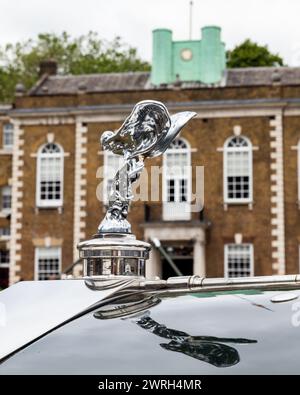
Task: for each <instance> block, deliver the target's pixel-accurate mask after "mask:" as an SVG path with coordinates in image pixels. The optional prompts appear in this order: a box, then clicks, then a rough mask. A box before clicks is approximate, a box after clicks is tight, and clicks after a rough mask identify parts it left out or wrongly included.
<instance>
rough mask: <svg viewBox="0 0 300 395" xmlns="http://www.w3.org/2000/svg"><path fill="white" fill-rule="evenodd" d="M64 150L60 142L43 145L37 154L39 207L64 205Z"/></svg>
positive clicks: (37, 200) (37, 199)
mask: <svg viewBox="0 0 300 395" xmlns="http://www.w3.org/2000/svg"><path fill="white" fill-rule="evenodd" d="M63 178H64V151H63V149H62V148H61V146H59V145H58V144H55V143H47V144H45V145H43V146H42V147H41V148H40V149H39V152H38V156H37V190H36V204H37V206H38V207H60V206H62V205H63Z"/></svg>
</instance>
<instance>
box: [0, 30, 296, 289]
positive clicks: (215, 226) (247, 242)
mask: <svg viewBox="0 0 300 395" xmlns="http://www.w3.org/2000/svg"><path fill="white" fill-rule="evenodd" d="M206 29H208V30H205V29H204V30H203V33H202V40H199V42H196V41H195V42H194V41H193V42H189V41H185V42H173V41H172V38H171V32H169V31H167V30H164V29H161V30H156V31H154V33H153V35H154V41H153V67H152V74H150V73H121V74H101V75H83V76H59V75H55V67H54V65H53V64H51V62H50V63H48V68H47V64H44V66H43V67H44V72H43V76H42V78H41V79H40V81H39V82H38V83H37V84H36V86H34V87H33V88H32V89H31V91H30V92H28V93H25V92H22V89H21V87H20V86H19V87H18V92H17V96H16V100H15V103H14V106H13V108H11V109H9V108H2V109H1V108H0V125H1V127H2V134H1V135H2V138H3V139H4V140H2V147H3V148H2V149H1V151H0V153H1V155H0V161H1V167H0V169H1V173H0V183H1V207H2V210H1V212H0V214H1V217H0V259H1V261H0V268H1V278H2V280H3V276H5V273H7V264H8V260H9V259H10V282H11V283H14V282H16V281H18V280H20V279H34V278H35V279H44V278H49V277H50V278H51V277H53V276H56V275H58V274H59V273H60V272H64V271H66V270H67V269H68V268H69V267H70V265H72V263H73V262H75V261H76V260H77V251H76V245H77V243H78V242H79V241H80V240H84V239H86V238H89V237H91V236H92V235H93V234H94V233H95V231H96V229H97V226H98V224H99V221H100V220H101V219H102V217H103V214H104V212H105V207H104V206H105V200H104V202H101V201H99V200H98V198H97V196H96V190H97V188H98V192H99V189H101V191H104V195H105V191H106V190H107V188H108V186H109V185H110V182H111V177H112V172H111V171H110V169H111V166H112V167H115V166H116V159H115V157H113V156H111V155H110V154H108V153H106V152H103V151H102V150H101V147H100V145H99V137H100V134H101V133H102V132H103V131H105V130H115V129H116V128H118V127H119V126H120V125H121V123H122V121H123V120H124V117H125V116H127V115H128V113H129V112H130V110H131V109H132V107H133V105H134V104H135V103H136V102H138V101H140V100H144V99H154V100H159V101H162V102H164V103H165V104H166V105H167V107H168V109H169V110H170V112H177V111H182V110H193V111H196V112H197V114H198V115H197V117H196V118H194V119H193V120H192V121H191V122H190V123H189V124H188V125H187V126H186V128H185V129H184V130H183V131H182V132H181V134H180V136H179V138H178V140H177V141H176V142H175V143H174V144H173V145H172V147H171V148H170V150H169V151H167V152H166V154H165V155H164V156H163V157H158V158H155V159H152V160H148V161H147V166H148V169H150V166H151V165H157V166H162V165H163V164H164V165H166V166H167V167H166V168H165V169H167V171H162V174H161V175H160V183H159V185H156V187H157V188H158V192H159V196H160V199H159V201H157V202H153V201H148V202H142V201H137V202H135V203H134V205H133V206H132V208H131V210H130V214H129V220H130V222H131V223H132V225H133V231H134V232H135V233H136V235H137V236H138V237H139V238H141V239H145V240H150V239H151V238H152V237H157V238H158V239H159V240H160V241H161V243H162V245H163V246H164V247H165V249H166V251H167V252H168V253H169V255H170V256H171V257H172V258H173V259H174V261H175V263H176V264H177V265H178V267H179V269H180V270H181V271H182V273H183V274H191V273H195V274H201V275H204V274H205V275H207V276H210V277H216V276H224V275H226V276H236V275H271V274H278V273H279V274H284V273H296V272H299V245H300V222H299V219H300V218H299V217H300V211H299V207H300V206H299V201H300V99H299V98H300V68H288V67H281V68H249V69H230V70H226V69H225V62H224V44H223V43H222V42H221V40H220V31H219V29H218V28H215V27H212V28H206ZM205 40H208V42H209V43H210V45H208V46H207V45H206V44H207V43H206V44H205V42H204V41H205ZM197 43H198V45H199V46H201V48H202V52H201V51H199V53H198V52H197V48H198V47H197ZM166 48H167V49H166ZM203 48H204V49H203ZM210 48H213V50H210ZM214 61H215V62H216V63H217V64H216V65H215V66H214V68H213V70H211V69H210V67H209V65H210V64H212V62H214ZM174 70H175V71H174ZM181 70H182V73H181ZM12 131H13V137H14V139H13V147H12V144H11V142H12V140H11V135H10V133H11V132H12ZM0 143H1V142H0ZM170 163H176V164H177V165H178V166H179V167H180V166H181V167H182V168H184V167H185V166H186V165H188V164H189V163H191V164H192V168H193V170H192V171H190V172H189V171H184V170H183V171H179V172H172V169H171V168H170ZM102 166H104V175H105V177H104V183H103V184H101V185H100V182H101V181H102V179H101V177H100V176H101V174H100V172H99V170H97V169H99V167H100V168H101V167H102ZM195 166H204V174H205V177H204V210H202V211H201V212H189V211H188V212H186V211H184V210H183V209H184V207H186V206H187V205H189V203H188V201H189V195H190V194H191V192H192V191H194V192H195V188H196V175H195V172H194V167H195ZM11 169H12V170H11ZM150 182H151V180H150V179H149V180H148V183H149V185H150ZM11 188H12V205H11V210H10V208H9V207H10V202H9V196H10V190H11ZM101 191H100V192H101ZM163 198H164V199H163ZM10 216H11V225H10V235H9V234H8V230H7V229H8V224H9V218H10ZM1 232H2V235H1ZM8 247H9V250H10V258H9V257H8V254H7V253H6V252H5V251H8ZM79 269H80V265H77V266H75V267H74V271H75V272H77V273H78V271H79ZM147 270H148V274H149V275H160V276H163V277H166V276H169V275H173V273H172V271H171V269H170V267H169V265H168V264H167V263H166V262H165V260H164V258H163V257H161V256H160V253H159V252H158V251H157V250H156V249H155V248H154V249H153V253H152V256H151V260H150V263H149V264H148V269H147Z"/></svg>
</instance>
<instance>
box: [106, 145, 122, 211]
mask: <svg viewBox="0 0 300 395" xmlns="http://www.w3.org/2000/svg"><path fill="white" fill-rule="evenodd" d="M122 163H123V158H122V157H121V156H120V155H115V154H113V153H112V152H109V151H104V180H103V202H104V203H106V204H107V203H108V198H109V194H110V192H111V187H112V183H113V180H114V177H115V175H116V173H117V171H118V170H119V169H120V168H121V166H122Z"/></svg>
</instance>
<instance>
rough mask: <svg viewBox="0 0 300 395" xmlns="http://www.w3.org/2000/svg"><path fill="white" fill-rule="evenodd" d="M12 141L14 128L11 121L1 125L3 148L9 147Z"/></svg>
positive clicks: (11, 145)
mask: <svg viewBox="0 0 300 395" xmlns="http://www.w3.org/2000/svg"><path fill="white" fill-rule="evenodd" d="M13 143H14V129H13V125H12V124H11V123H5V124H4V125H3V143H2V144H3V148H7V149H11V148H12V147H13Z"/></svg>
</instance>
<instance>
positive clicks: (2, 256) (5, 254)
mask: <svg viewBox="0 0 300 395" xmlns="http://www.w3.org/2000/svg"><path fill="white" fill-rule="evenodd" d="M8 266H9V250H4V249H0V267H8Z"/></svg>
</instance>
